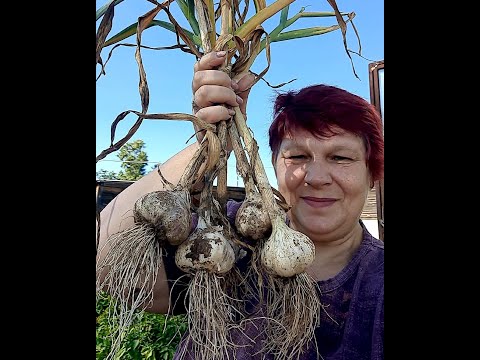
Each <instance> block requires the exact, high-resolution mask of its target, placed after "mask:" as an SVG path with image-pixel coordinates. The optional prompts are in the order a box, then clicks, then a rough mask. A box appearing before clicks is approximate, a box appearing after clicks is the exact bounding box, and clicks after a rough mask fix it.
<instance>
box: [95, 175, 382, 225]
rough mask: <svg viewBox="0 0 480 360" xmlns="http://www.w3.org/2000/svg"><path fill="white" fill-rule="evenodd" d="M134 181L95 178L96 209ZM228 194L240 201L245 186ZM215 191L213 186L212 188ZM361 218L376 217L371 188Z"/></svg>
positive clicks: (231, 188)
mask: <svg viewBox="0 0 480 360" xmlns="http://www.w3.org/2000/svg"><path fill="white" fill-rule="evenodd" d="M133 183H134V181H126V180H97V189H96V190H97V192H96V196H97V209H98V210H100V211H101V210H102V209H103V208H104V207H105V206H107V204H108V203H109V202H110V201H112V200H113V199H114V198H115V196H117V195H118V194H120V193H121V192H122V191H123V190H125V189H126V188H127V187H129V186H130V185H131V184H133ZM227 190H228V195H229V198H230V199H233V200H237V201H242V200H243V199H244V198H245V188H243V187H236V186H228V187H227ZM214 191H215V188H214ZM361 218H362V220H376V219H377V204H376V190H375V188H373V189H372V190H370V192H369V193H368V197H367V203H366V205H365V208H364V209H363V213H362V216H361Z"/></svg>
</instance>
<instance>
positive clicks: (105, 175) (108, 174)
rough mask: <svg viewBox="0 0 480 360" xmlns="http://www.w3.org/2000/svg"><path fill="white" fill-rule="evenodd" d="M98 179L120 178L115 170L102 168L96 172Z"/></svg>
mask: <svg viewBox="0 0 480 360" xmlns="http://www.w3.org/2000/svg"><path fill="white" fill-rule="evenodd" d="M96 175H97V179H100V180H119V179H118V175H117V173H116V172H115V171H108V170H105V169H101V170H100V171H97V173H96Z"/></svg>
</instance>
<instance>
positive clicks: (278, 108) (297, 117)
mask: <svg viewBox="0 0 480 360" xmlns="http://www.w3.org/2000/svg"><path fill="white" fill-rule="evenodd" d="M224 57H225V53H224V52H217V53H215V52H212V53H209V54H206V55H205V56H204V57H202V59H200V61H199V62H197V63H196V64H195V69H194V70H195V74H194V78H193V82H192V90H193V93H194V105H195V106H194V111H195V113H196V115H197V116H198V117H201V118H202V119H203V120H205V121H207V122H209V123H216V122H218V121H220V120H228V119H229V118H230V116H231V112H230V111H229V110H228V107H225V106H222V105H218V104H226V105H230V106H238V105H240V107H241V109H242V111H243V112H244V113H245V109H246V104H247V99H248V91H243V90H245V89H247V88H248V87H249V85H250V84H251V83H252V81H253V79H252V77H251V75H247V76H245V77H243V78H242V79H241V80H240V81H238V83H237V82H236V81H232V80H231V79H230V78H229V77H228V76H227V75H226V74H225V73H223V72H222V71H218V70H215V69H216V68H217V67H218V66H219V65H221V64H222V63H223V61H224ZM237 93H238V95H237ZM274 112H275V119H274V121H273V123H272V125H271V126H270V130H269V138H270V141H269V144H270V147H271V150H272V163H273V165H274V168H275V174H276V177H277V181H278V187H277V188H278V190H279V191H280V192H281V193H282V195H283V196H284V198H285V200H286V201H287V203H288V204H289V205H290V206H291V209H290V211H289V212H288V214H287V215H288V219H287V222H288V224H289V226H290V227H291V228H293V229H295V230H298V231H300V232H302V233H304V234H306V235H307V236H308V237H309V238H310V239H311V240H312V241H313V243H314V244H315V254H316V256H315V260H314V262H313V263H312V264H311V265H310V267H308V268H307V273H308V274H310V275H311V276H312V277H313V278H314V279H315V280H316V281H317V282H318V286H319V289H320V292H321V299H322V304H323V306H324V307H325V309H326V311H322V314H321V320H320V324H321V325H320V326H319V327H318V328H317V329H316V331H315V336H316V341H317V347H318V352H319V354H320V355H321V356H322V357H323V359H352V360H361V359H383V269H384V268H383V259H384V252H383V242H382V241H380V240H378V239H375V238H374V237H372V235H371V234H370V233H369V232H368V231H367V229H366V228H365V227H364V226H363V224H362V222H361V220H360V215H361V213H362V210H363V207H364V205H365V201H366V198H367V194H368V191H369V189H371V188H372V187H373V184H374V182H375V181H377V180H379V179H381V178H382V177H383V135H382V129H381V119H380V117H379V115H378V113H377V112H376V111H375V109H374V107H373V106H372V105H371V104H369V103H368V102H366V101H365V100H364V99H362V98H360V97H358V96H356V95H353V94H350V93H348V92H347V91H344V90H342V89H338V88H336V87H332V86H326V85H316V86H310V87H307V88H304V89H302V90H300V91H298V92H288V93H285V94H282V95H279V96H278V97H277V99H276V101H275V105H274ZM199 139H200V140H201V134H200V135H199ZM197 148H198V143H195V144H192V145H190V146H189V147H187V148H186V149H184V150H183V151H181V152H180V153H179V154H177V155H175V156H174V157H172V158H171V159H170V160H168V161H167V162H166V163H164V164H163V165H162V166H161V172H162V174H163V175H164V176H165V177H166V178H167V180H169V181H170V182H172V183H176V182H178V180H179V178H180V176H181V174H182V173H183V169H184V168H185V166H186V165H187V164H188V161H189V160H190V159H191V157H192V155H193V153H194V152H195V150H196V149H197ZM160 189H162V185H161V182H160V181H159V179H158V174H157V172H152V173H150V174H149V175H147V176H145V177H143V178H142V179H140V180H139V181H137V182H136V183H135V184H133V185H131V186H130V187H128V188H127V189H126V190H124V191H123V192H122V193H120V194H119V195H118V196H117V197H116V198H115V199H114V200H113V201H112V202H111V203H109V205H108V206H107V207H106V208H105V209H104V210H103V211H102V214H101V216H102V217H101V219H102V222H101V224H102V227H101V236H100V247H99V248H101V247H102V244H103V243H105V240H106V238H107V237H108V236H109V235H110V234H112V233H114V232H117V231H119V230H120V229H124V228H127V227H129V226H131V225H132V224H133V220H132V219H131V217H129V216H128V214H129V211H131V209H132V207H133V203H134V202H135V200H136V199H138V198H139V197H140V196H142V195H143V194H145V193H147V192H151V191H153V190H160ZM228 208H229V215H230V216H231V217H233V216H234V215H235V211H236V210H237V209H238V204H234V203H233V202H231V203H229V205H228ZM130 213H131V212H130ZM99 256H100V258H101V257H102V256H103V255H102V254H100V255H99ZM166 269H167V272H168V277H167V272H166ZM178 276H179V273H178V270H175V266H174V265H173V263H172V262H171V261H166V262H165V265H164V267H161V268H160V269H159V279H158V280H157V283H156V285H155V301H154V303H153V305H152V306H151V307H150V308H149V310H150V311H154V312H162V313H166V312H167V311H168V306H169V286H168V283H167V281H166V279H167V278H170V279H171V278H174V277H178ZM307 305H308V304H307ZM259 332H260V330H259V329H257V330H253V329H249V330H248V331H247V334H245V336H243V337H242V336H241V335H239V336H238V337H237V338H236V340H237V342H238V343H242V344H243V345H247V346H246V347H245V348H242V349H241V350H239V352H237V357H236V358H237V359H257V358H258V359H263V358H264V357H262V356H263V355H261V354H256V351H257V350H259V347H258V344H257V343H256V342H255V341H249V340H248V339H249V338H250V339H254V338H255V336H256V335H258V334H259ZM266 358H267V359H273V357H272V356H271V355H267V357H266ZM316 358H317V352H316V351H315V350H314V349H313V348H312V349H311V350H309V351H308V352H306V353H305V354H304V356H302V359H316Z"/></svg>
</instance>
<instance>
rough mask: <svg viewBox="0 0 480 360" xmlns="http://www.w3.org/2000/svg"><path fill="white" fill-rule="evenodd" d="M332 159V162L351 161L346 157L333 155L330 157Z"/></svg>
mask: <svg viewBox="0 0 480 360" xmlns="http://www.w3.org/2000/svg"><path fill="white" fill-rule="evenodd" d="M332 159H333V160H334V161H349V160H352V159H350V158H348V157H345V156H340V155H334V156H332Z"/></svg>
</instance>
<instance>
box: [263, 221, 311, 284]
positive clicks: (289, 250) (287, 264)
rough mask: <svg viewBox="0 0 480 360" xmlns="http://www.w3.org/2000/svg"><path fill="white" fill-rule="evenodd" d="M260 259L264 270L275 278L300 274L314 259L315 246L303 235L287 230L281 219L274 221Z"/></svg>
mask: <svg viewBox="0 0 480 360" xmlns="http://www.w3.org/2000/svg"><path fill="white" fill-rule="evenodd" d="M260 259H261V262H262V265H263V266H264V267H265V270H266V271H267V272H268V273H270V274H272V275H277V276H283V277H291V276H293V275H296V274H300V273H302V272H303V271H305V269H306V268H307V267H308V266H310V265H311V264H312V262H313V260H314V259H315V245H314V244H313V242H312V240H310V238H309V237H308V236H306V235H305V234H303V233H301V232H299V231H296V230H293V229H291V228H289V227H288V226H287V225H286V224H285V222H284V221H283V220H282V219H281V217H277V218H275V219H274V222H273V226H272V234H271V235H270V237H269V238H268V240H267V241H266V242H265V244H264V246H263V248H262V250H261V253H260Z"/></svg>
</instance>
